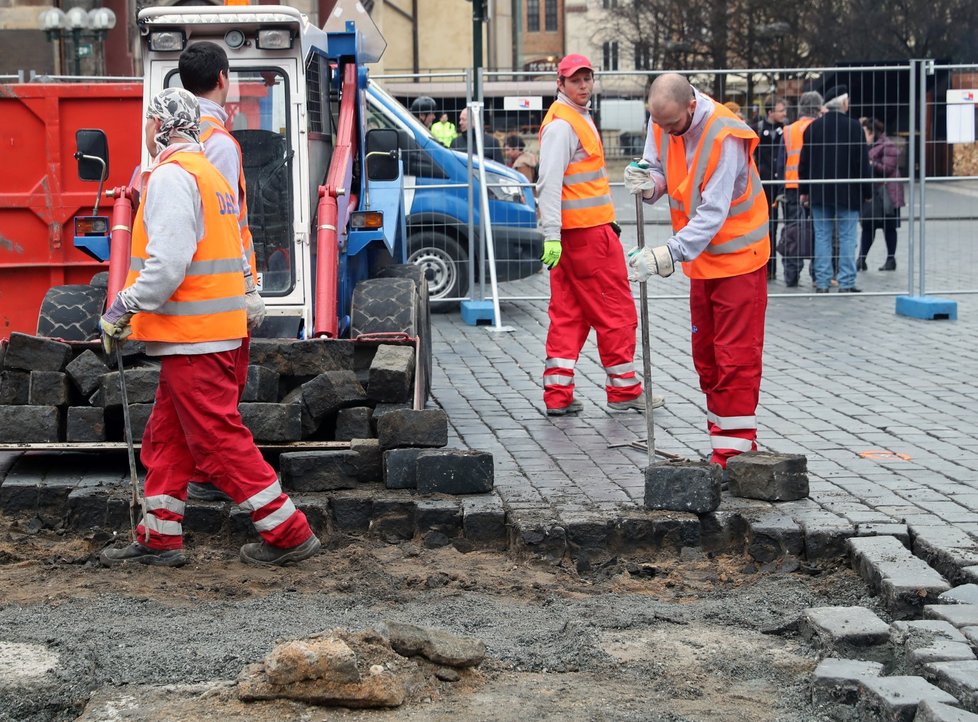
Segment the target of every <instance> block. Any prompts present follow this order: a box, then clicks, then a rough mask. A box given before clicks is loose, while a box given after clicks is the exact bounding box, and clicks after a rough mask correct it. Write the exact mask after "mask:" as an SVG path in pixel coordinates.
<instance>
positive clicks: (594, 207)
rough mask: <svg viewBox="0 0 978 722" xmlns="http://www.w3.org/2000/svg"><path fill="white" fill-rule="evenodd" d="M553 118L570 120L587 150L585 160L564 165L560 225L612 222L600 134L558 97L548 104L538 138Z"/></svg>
mask: <svg viewBox="0 0 978 722" xmlns="http://www.w3.org/2000/svg"><path fill="white" fill-rule="evenodd" d="M554 118H559V119H560V120H563V121H566V122H567V123H569V124H570V126H571V128H573V129H574V133H576V134H577V139H578V140H579V141H580V143H581V147H582V148H584V152H585V153H586V154H587V157H586V158H584V160H580V161H577V162H574V163H568V164H567V168H565V169H564V180H563V185H562V186H561V189H560V226H561V228H593V227H594V226H600V225H604V224H606V223H611V222H612V221H613V220H615V204H614V202H613V201H612V200H611V186H610V185H609V184H608V172H607V170H606V169H605V167H604V146H602V144H601V138H600V137H599V136H598V135H597V133H595V132H594V129H593V128H592V127H591V125H590V124H589V123H588V122H587V120H586V119H585V118H584V116H582V115H581V114H580V113H578V112H577V111H576V110H574V109H573V108H571V107H570V106H568V105H566V104H564V103H561V102H560V101H557V102H555V103H552V104H551V105H550V110H548V111H547V117H545V118H544V119H543V123H542V124H541V125H540V137H541V138H542V137H543V129H544V128H545V127H546V126H547V124H548V123H550V122H551V121H552V120H553V119H554Z"/></svg>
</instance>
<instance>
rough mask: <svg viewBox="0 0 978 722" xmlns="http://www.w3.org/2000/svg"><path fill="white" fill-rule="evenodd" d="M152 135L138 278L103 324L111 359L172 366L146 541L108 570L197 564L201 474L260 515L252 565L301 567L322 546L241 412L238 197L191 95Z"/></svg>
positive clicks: (149, 432)
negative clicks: (135, 352) (132, 356)
mask: <svg viewBox="0 0 978 722" xmlns="http://www.w3.org/2000/svg"><path fill="white" fill-rule="evenodd" d="M145 133H146V146H147V149H148V150H149V154H150V156H152V157H153V158H154V162H153V164H152V166H151V168H150V171H149V177H148V179H147V182H146V188H145V192H144V194H143V199H142V202H141V203H140V206H139V210H138V211H137V213H136V218H135V220H134V222H133V227H132V251H131V255H132V264H131V266H130V270H129V277H128V279H127V281H126V287H125V288H124V289H123V290H122V291H120V292H119V293H118V294H117V295H116V297H115V299H114V300H113V302H112V304H111V305H110V306H109V308H108V309H107V310H106V312H105V314H104V315H103V316H102V318H101V321H100V323H101V328H102V339H103V343H104V345H105V349H106V351H107V352H109V351H111V350H112V348H113V345H114V344H117V343H120V342H121V341H123V340H124V339H125V338H126V337H128V336H130V335H131V337H132V338H133V339H137V340H140V341H144V342H145V344H146V353H147V354H149V355H151V356H158V357H159V359H160V380H159V387H158V388H157V390H156V399H155V402H154V405H153V411H152V413H151V414H150V417H149V421H148V422H147V424H146V430H145V432H144V433H143V441H142V450H141V452H140V458H141V460H142V462H143V465H144V466H145V467H146V482H145V490H144V506H143V517H142V520H141V521H140V523H139V526H138V527H137V529H136V531H137V540H136V541H133V543H131V544H129V545H128V546H126V547H122V548H110V549H106V550H104V551H103V552H102V554H101V557H100V559H101V561H102V563H103V564H105V565H107V566H113V565H116V564H123V563H127V562H136V563H141V564H149V565H155V566H181V565H183V564H186V562H187V557H186V556H185V554H184V552H183V517H184V510H185V506H186V501H187V481H188V479H189V478H190V475H191V474H192V473H193V472H194V470H195V469H200V470H201V471H203V472H204V473H205V474H207V475H208V477H209V478H210V479H211V480H213V482H214V483H215V485H216V486H217V487H218V488H219V489H220V490H221V491H223V492H225V493H226V494H228V496H230V498H231V499H232V501H233V502H234V503H235V504H237V505H238V506H239V507H240V508H242V509H246V510H247V511H249V512H251V519H252V522H253V523H254V525H255V529H256V530H257V531H258V533H259V534H260V535H261V537H262V541H261V542H257V543H254V542H253V543H249V544H245V545H244V546H243V547H242V548H241V559H242V561H244V562H246V563H251V564H264V565H282V564H286V563H290V562H297V561H301V560H302V559H306V558H308V557H310V556H312V555H313V554H315V553H316V552H317V551H318V550H319V548H320V542H319V540H318V539H317V538H316V536H315V535H314V534H313V532H312V530H311V529H310V528H309V523H308V522H307V521H306V517H305V515H304V514H303V513H302V512H301V511H299V510H298V509H296V507H295V504H293V503H292V500H291V499H290V498H289V497H288V496H287V495H286V494H285V493H283V492H282V488H281V486H280V485H279V482H278V478H277V477H276V474H275V471H274V469H272V468H271V467H270V466H269V465H268V464H267V463H266V462H265V460H264V459H263V458H262V455H261V452H260V451H259V450H258V447H257V446H255V442H254V439H253V438H252V436H251V432H250V431H249V430H248V429H247V427H245V426H244V424H243V423H242V422H241V414H240V413H239V412H238V387H239V385H240V384H241V383H242V375H243V374H246V373H247V354H248V350H247V344H245V343H243V340H244V339H245V338H247V335H248V326H247V324H248V316H247V309H246V301H245V274H244V272H243V270H242V266H241V234H240V229H239V227H238V206H237V194H236V192H235V190H234V188H233V187H232V186H231V185H230V184H229V183H228V182H227V180H225V178H224V176H223V175H221V173H220V172H219V171H218V170H217V169H216V168H215V167H214V166H213V165H212V164H211V162H210V161H209V160H207V158H206V157H205V155H204V152H203V148H202V147H201V145H200V143H199V138H200V108H199V105H198V103H197V99H196V98H195V97H194V96H193V95H192V94H191V93H189V92H187V91H186V90H184V89H182V88H168V89H166V90H164V91H162V92H161V93H159V94H158V95H157V96H155V97H154V98H153V99H152V100H151V101H150V104H149V110H148V113H147V122H146V128H145ZM242 357H243V358H242Z"/></svg>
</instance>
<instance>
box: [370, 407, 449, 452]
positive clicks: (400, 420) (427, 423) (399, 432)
mask: <svg viewBox="0 0 978 722" xmlns="http://www.w3.org/2000/svg"><path fill="white" fill-rule="evenodd" d="M377 438H378V439H379V440H380V446H381V448H383V449H394V448H398V447H402V446H423V447H428V448H433V447H441V446H446V445H447V444H448V416H447V415H446V414H445V412H444V411H442V410H441V409H421V410H414V409H400V410H396V411H391V412H390V413H387V414H384V415H383V416H382V417H381V418H380V419H378V420H377Z"/></svg>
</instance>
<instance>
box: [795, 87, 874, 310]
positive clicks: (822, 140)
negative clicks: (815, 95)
mask: <svg viewBox="0 0 978 722" xmlns="http://www.w3.org/2000/svg"><path fill="white" fill-rule="evenodd" d="M825 107H826V113H825V114H824V115H823V116H822V117H821V118H818V119H817V120H815V121H814V122H812V124H811V125H810V126H808V128H806V129H805V134H804V136H803V138H804V140H803V144H802V149H801V161H800V163H799V166H798V176H799V184H798V190H799V197H800V199H801V201H802V203H804V202H806V200H807V201H808V202H809V203H810V205H811V209H812V219H813V221H814V222H815V292H816V293H828V291H829V285H830V283H831V281H832V232H833V230H834V229H835V227H836V226H838V233H839V274H838V275H839V293H858V292H859V289H858V288H856V241H857V237H858V236H857V234H858V230H859V209H860V208H861V207H862V203H863V200H865V199H868V198H870V197H871V193H872V187H871V185H870V184H869V183H858V182H856V183H853V182H851V181H858V180H861V179H863V178H871V177H872V175H871V173H870V169H869V155H868V152H867V147H866V139H865V137H864V136H863V130H862V128H861V127H860V125H859V121H857V120H855V119H854V118H850V117H849V116H848V115H847V113H848V111H849V91H848V89H847V88H846V86H844V85H837V86H835V87H833V88H830V89H829V90H828V91H826V93H825ZM813 180H828V181H835V182H832V183H810V182H809V181H813Z"/></svg>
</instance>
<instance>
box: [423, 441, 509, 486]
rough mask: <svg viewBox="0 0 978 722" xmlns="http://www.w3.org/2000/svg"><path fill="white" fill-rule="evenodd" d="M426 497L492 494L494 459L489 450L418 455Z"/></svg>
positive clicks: (457, 450)
mask: <svg viewBox="0 0 978 722" xmlns="http://www.w3.org/2000/svg"><path fill="white" fill-rule="evenodd" d="M417 473H418V491H419V492H420V493H422V494H484V493H486V492H487V491H492V487H493V480H494V477H493V459H492V454H490V453H489V452H487V451H475V450H459V449H442V450H439V451H425V452H422V453H421V454H418V461H417Z"/></svg>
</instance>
